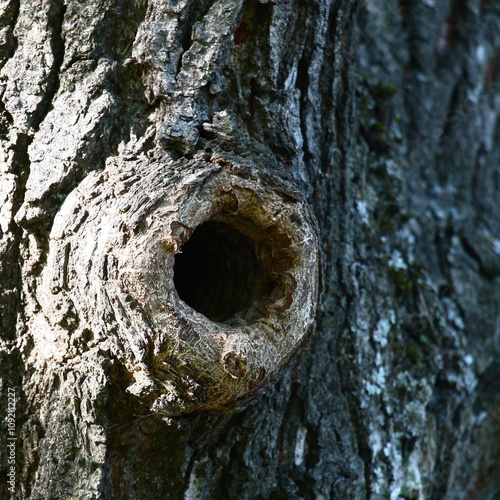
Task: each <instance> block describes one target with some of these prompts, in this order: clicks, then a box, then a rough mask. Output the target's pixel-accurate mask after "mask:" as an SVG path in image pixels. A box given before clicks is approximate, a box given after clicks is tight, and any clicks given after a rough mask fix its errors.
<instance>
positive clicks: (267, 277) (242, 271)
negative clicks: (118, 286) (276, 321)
mask: <svg viewBox="0 0 500 500" xmlns="http://www.w3.org/2000/svg"><path fill="white" fill-rule="evenodd" d="M274 233H276V231H275V232H274ZM288 241H289V240H288ZM281 243H283V242H281ZM277 244H279V241H278V242H277V241H273V238H272V232H271V234H269V233H268V232H265V231H262V230H259V228H257V227H256V226H255V225H254V224H253V223H252V222H251V221H247V220H245V219H241V218H226V219H223V220H217V219H215V220H214V219H212V220H209V221H207V222H204V223H203V224H201V225H200V226H198V227H197V228H196V229H195V231H194V232H193V234H192V235H191V237H190V238H189V239H188V240H187V241H186V243H185V244H184V245H183V246H182V249H181V253H178V254H176V256H175V264H174V285H175V288H176V290H177V293H178V295H179V297H180V298H181V299H182V300H183V301H184V302H185V303H186V304H188V305H189V306H190V307H192V308H193V309H195V310H196V311H198V312H199V313H201V314H203V315H204V316H206V317H207V318H208V319H210V320H212V321H215V322H219V323H226V324H232V323H245V324H250V323H252V322H254V321H255V320H256V319H258V318H259V317H263V316H265V315H266V314H268V312H267V311H266V310H265V306H266V305H268V304H270V303H272V302H274V300H275V299H276V298H277V297H279V296H282V295H283V294H282V293H280V288H281V287H280V280H279V275H280V274H281V272H282V271H283V270H284V269H283V268H281V269H277V268H276V262H275V261H276V256H277V255H278V254H281V253H282V251H281V250H282V249H281V250H280V249H278V248H276V245H277ZM278 267H279V266H278ZM281 267H282V266H281ZM286 267H287V268H289V267H290V266H289V265H288V266H286Z"/></svg>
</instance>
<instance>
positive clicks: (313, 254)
mask: <svg viewBox="0 0 500 500" xmlns="http://www.w3.org/2000/svg"><path fill="white" fill-rule="evenodd" d="M211 160H212V161H200V160H193V161H192V162H189V163H186V162H185V161H179V162H172V161H171V160H170V161H169V160H168V159H165V160H164V159H162V158H160V159H152V158H144V159H143V160H142V161H141V160H128V161H127V160H124V159H119V158H116V159H115V158H110V159H109V160H108V163H107V166H106V169H105V171H104V172H103V173H99V174H95V175H89V176H88V177H87V178H86V180H85V181H84V182H82V183H81V184H80V186H79V188H78V190H76V191H75V192H74V193H73V194H71V195H70V196H68V198H67V199H66V200H65V202H64V204H63V206H62V207H61V210H60V211H59V214H58V216H57V217H56V218H55V220H54V225H53V227H52V231H51V235H50V243H49V254H48V255H49V257H48V261H47V264H46V266H45V269H44V272H43V274H42V277H41V283H40V286H39V289H38V290H39V292H38V301H39V303H40V304H41V305H42V310H41V311H40V313H41V314H42V315H43V316H44V317H45V318H47V320H48V321H49V323H50V327H49V326H47V328H50V329H51V330H52V331H54V332H57V333H56V337H55V338H54V339H53V344H52V348H50V347H49V346H48V345H47V344H45V345H44V348H42V347H41V346H35V349H34V353H35V357H36V356H37V354H36V353H39V354H40V356H47V357H54V358H57V359H60V360H63V359H64V358H65V357H68V356H69V357H72V358H73V357H74V356H75V355H79V354H80V353H79V352H78V350H77V351H73V350H71V351H72V352H64V351H63V350H61V343H60V342H61V341H60V339H58V338H57V337H59V336H61V337H63V338H64V339H66V340H65V343H66V342H68V341H69V344H68V345H71V338H73V337H76V338H80V337H82V336H83V335H84V332H89V331H90V332H92V336H93V341H92V342H89V343H88V344H87V345H86V347H85V348H86V349H92V348H95V346H97V345H99V346H100V347H101V348H104V346H107V348H109V349H110V351H111V352H112V353H113V356H115V357H116V358H117V359H119V360H120V361H121V362H122V363H123V364H124V366H126V367H127V369H128V370H129V372H130V375H131V378H132V380H131V383H130V386H129V387H128V390H129V391H130V392H131V393H133V394H136V395H138V396H140V397H141V398H144V399H147V400H149V401H151V406H152V408H153V409H154V410H158V411H160V412H162V413H164V414H166V415H177V414H180V413H186V412H190V411H194V410H197V411H200V410H210V411H217V412H224V411H232V410H234V409H241V408H242V407H243V406H244V404H245V403H247V402H248V401H249V400H250V399H251V398H252V397H254V396H255V395H256V394H257V393H258V392H259V389H262V387H263V386H265V385H267V384H268V382H269V381H272V380H275V379H276V378H277V376H278V375H279V374H280V372H281V371H282V370H283V368H284V366H286V364H287V362H288V361H289V360H290V358H292V357H293V356H294V355H295V354H296V352H297V350H298V349H299V348H300V347H302V346H304V345H305V344H306V341H307V340H308V339H309V336H310V333H311V329H312V327H313V322H314V317H315V314H316V307H317V301H318V295H319V284H318V273H319V258H318V238H317V231H316V226H315V223H314V222H313V220H312V218H311V214H310V212H309V209H308V208H307V205H306V204H305V203H304V201H303V197H302V196H301V195H300V193H299V192H298V191H296V190H294V189H293V188H291V187H290V186H289V185H288V184H287V183H285V182H283V181H280V180H279V179H277V180H276V182H275V183H274V184H273V183H272V180H273V179H272V177H270V176H259V173H258V171H259V168H258V167H257V166H254V165H251V164H249V162H248V161H247V162H246V164H245V163H241V164H237V163H233V162H229V161H228V160H227V159H226V160H225V159H224V158H223V156H218V155H216V154H214V155H213V156H212V158H211ZM266 177H267V179H266ZM204 224H205V226H204V227H205V228H206V227H208V232H207V229H205V232H206V236H205V237H204V239H203V240H202V242H201V243H198V245H201V247H200V248H199V249H198V250H196V251H195V252H194V256H193V257H192V259H193V261H192V262H187V263H185V264H184V266H196V264H197V263H196V259H200V258H205V262H204V266H206V268H199V269H198V272H199V273H208V278H209V281H207V279H206V278H203V276H201V277H200V276H197V275H195V274H192V273H190V272H189V270H186V271H185V272H186V273H187V275H186V276H185V277H183V276H182V274H181V269H180V268H179V270H178V272H177V281H178V283H177V288H179V287H182V286H183V284H182V280H188V281H187V283H185V284H184V287H185V288H186V289H187V291H186V293H187V294H188V295H189V294H195V295H196V294H197V295H198V298H197V300H195V303H196V306H195V308H194V309H193V308H192V307H190V306H189V305H188V304H187V303H186V302H184V301H183V300H181V299H180V298H179V294H178V291H177V289H176V285H175V281H176V280H175V277H174V267H175V266H174V264H175V255H176V253H179V252H181V251H182V248H183V246H184V245H186V244H187V243H188V242H190V237H191V236H192V235H193V234H195V233H196V231H197V228H198V227H199V228H201V227H202V226H203V225H204ZM207 224H208V226H207ZM199 230H200V229H198V231H199ZM193 239H194V236H193ZM194 244H197V243H196V241H195V243H194ZM214 252H216V253H221V252H224V255H223V256H222V258H220V257H219V256H218V255H214ZM252 259H253V260H252ZM236 273H238V274H236ZM235 274H236V276H235ZM224 280H227V282H225V281H224ZM224 287H229V288H230V289H229V290H228V291H225V290H224ZM198 288H199V290H198ZM189 296H191V295H189ZM193 300H194V299H193ZM189 301H190V300H189ZM230 301H233V302H234V301H235V302H234V303H231V302H230ZM196 309H198V310H196ZM202 312H203V313H204V314H202ZM207 316H208V317H207ZM104 318H105V321H103V319H104ZM68 335H69V338H68ZM42 353H43V354H42Z"/></svg>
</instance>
